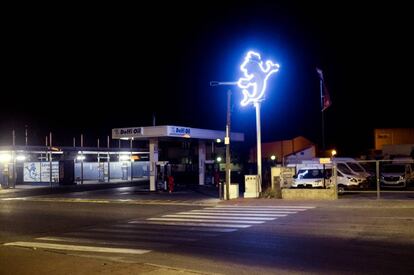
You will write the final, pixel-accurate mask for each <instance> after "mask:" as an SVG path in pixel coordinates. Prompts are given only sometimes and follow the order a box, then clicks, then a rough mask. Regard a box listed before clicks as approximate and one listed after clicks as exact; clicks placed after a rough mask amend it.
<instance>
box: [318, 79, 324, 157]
mask: <svg viewBox="0 0 414 275" xmlns="http://www.w3.org/2000/svg"><path fill="white" fill-rule="evenodd" d="M319 86H320V89H321V118H322V150H323V151H325V116H324V113H323V111H324V98H323V97H324V95H323V78H320V79H319Z"/></svg>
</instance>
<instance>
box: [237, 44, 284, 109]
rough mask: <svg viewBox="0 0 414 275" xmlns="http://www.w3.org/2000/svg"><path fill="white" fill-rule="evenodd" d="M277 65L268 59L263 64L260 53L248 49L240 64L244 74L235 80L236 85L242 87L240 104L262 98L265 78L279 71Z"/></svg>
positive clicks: (265, 82)
mask: <svg viewBox="0 0 414 275" xmlns="http://www.w3.org/2000/svg"><path fill="white" fill-rule="evenodd" d="M279 67H280V66H279V64H274V63H273V62H272V61H270V60H267V61H266V62H265V63H264V64H263V61H262V58H261V56H260V54H258V53H255V52H253V51H249V52H248V53H247V54H246V56H245V58H244V62H243V63H242V64H241V66H240V70H241V71H242V72H243V75H244V76H243V77H241V78H240V79H239V81H238V82H237V86H239V88H241V89H243V90H242V92H243V100H242V101H241V102H240V104H241V105H242V106H246V105H248V104H249V103H253V104H254V103H255V102H259V101H260V100H262V99H263V96H264V94H265V91H266V85H267V80H268V79H269V77H270V76H271V75H272V74H273V73H275V72H277V71H279Z"/></svg>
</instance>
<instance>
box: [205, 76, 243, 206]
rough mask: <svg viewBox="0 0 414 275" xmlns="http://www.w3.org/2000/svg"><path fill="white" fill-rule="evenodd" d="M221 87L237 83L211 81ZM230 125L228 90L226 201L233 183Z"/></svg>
mask: <svg viewBox="0 0 414 275" xmlns="http://www.w3.org/2000/svg"><path fill="white" fill-rule="evenodd" d="M221 85H233V86H234V85H237V82H220V81H211V82H210V86H221ZM230 125H231V90H230V89H229V90H227V123H226V137H225V138H224V143H225V144H226V200H229V199H230V181H231V164H230V162H231V159H230Z"/></svg>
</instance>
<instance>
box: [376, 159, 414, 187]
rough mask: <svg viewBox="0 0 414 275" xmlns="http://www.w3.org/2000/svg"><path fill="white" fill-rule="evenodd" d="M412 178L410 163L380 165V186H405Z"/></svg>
mask: <svg viewBox="0 0 414 275" xmlns="http://www.w3.org/2000/svg"><path fill="white" fill-rule="evenodd" d="M413 179H414V175H413V171H412V169H411V165H410V164H404V163H393V164H386V165H384V166H382V167H381V180H380V182H381V186H383V187H395V188H405V187H407V185H408V183H409V182H411V181H412V180H413Z"/></svg>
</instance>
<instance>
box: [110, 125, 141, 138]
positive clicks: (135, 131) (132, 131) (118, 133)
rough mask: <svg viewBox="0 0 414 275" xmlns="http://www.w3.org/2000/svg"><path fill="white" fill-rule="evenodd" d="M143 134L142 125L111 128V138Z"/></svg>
mask: <svg viewBox="0 0 414 275" xmlns="http://www.w3.org/2000/svg"><path fill="white" fill-rule="evenodd" d="M141 135H143V129H142V127H133V128H118V129H113V130H112V138H122V137H136V136H141Z"/></svg>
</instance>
